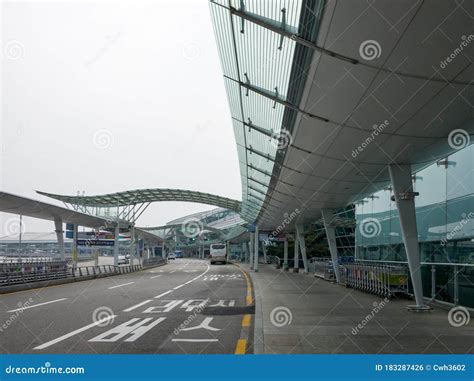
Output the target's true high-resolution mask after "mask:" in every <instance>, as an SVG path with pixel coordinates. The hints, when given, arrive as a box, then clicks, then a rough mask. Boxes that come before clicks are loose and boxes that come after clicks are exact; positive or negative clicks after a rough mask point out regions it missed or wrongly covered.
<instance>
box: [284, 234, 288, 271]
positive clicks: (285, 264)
mask: <svg viewBox="0 0 474 381" xmlns="http://www.w3.org/2000/svg"><path fill="white" fill-rule="evenodd" d="M283 271H288V238H285V242H283Z"/></svg>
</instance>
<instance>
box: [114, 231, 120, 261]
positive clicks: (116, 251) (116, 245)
mask: <svg viewBox="0 0 474 381" xmlns="http://www.w3.org/2000/svg"><path fill="white" fill-rule="evenodd" d="M119 234H120V226H119V224H118V223H117V225H116V226H115V236H114V266H118V256H119Z"/></svg>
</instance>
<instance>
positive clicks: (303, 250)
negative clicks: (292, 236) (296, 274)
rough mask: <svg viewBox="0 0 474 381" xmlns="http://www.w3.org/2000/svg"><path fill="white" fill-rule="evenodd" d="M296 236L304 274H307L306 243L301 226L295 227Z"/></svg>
mask: <svg viewBox="0 0 474 381" xmlns="http://www.w3.org/2000/svg"><path fill="white" fill-rule="evenodd" d="M296 236H297V238H298V243H299V245H300V250H301V257H302V258H303V267H304V270H303V271H304V272H305V273H307V272H308V259H307V257H306V241H305V239H304V228H303V225H296Z"/></svg>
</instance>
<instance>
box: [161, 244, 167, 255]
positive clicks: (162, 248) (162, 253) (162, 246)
mask: <svg viewBox="0 0 474 381" xmlns="http://www.w3.org/2000/svg"><path fill="white" fill-rule="evenodd" d="M161 258H163V259H164V258H166V253H165V240H163V242H162V244H161Z"/></svg>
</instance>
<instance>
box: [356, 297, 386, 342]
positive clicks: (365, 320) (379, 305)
mask: <svg viewBox="0 0 474 381" xmlns="http://www.w3.org/2000/svg"><path fill="white" fill-rule="evenodd" d="M389 302H390V299H388V298H385V299H384V300H382V301H381V302H374V303H373V304H372V305H373V306H374V308H372V310H371V311H370V314H368V315H367V316H365V317H364V318H363V319H362V320H361V322H360V323H359V324H357V326H355V327H354V328H352V331H351V333H352V334H353V335H354V336H355V335H357V334H358V333H359V331H360V330H362V329H364V327H365V326H366V325H367V324H369V322H370V321H371V320H372V319H373V317H374V316H375V315H376V314H378V313H379V312H380V311H381V310H382V308H384V307H385V306H386V305H387V303H389Z"/></svg>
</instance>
